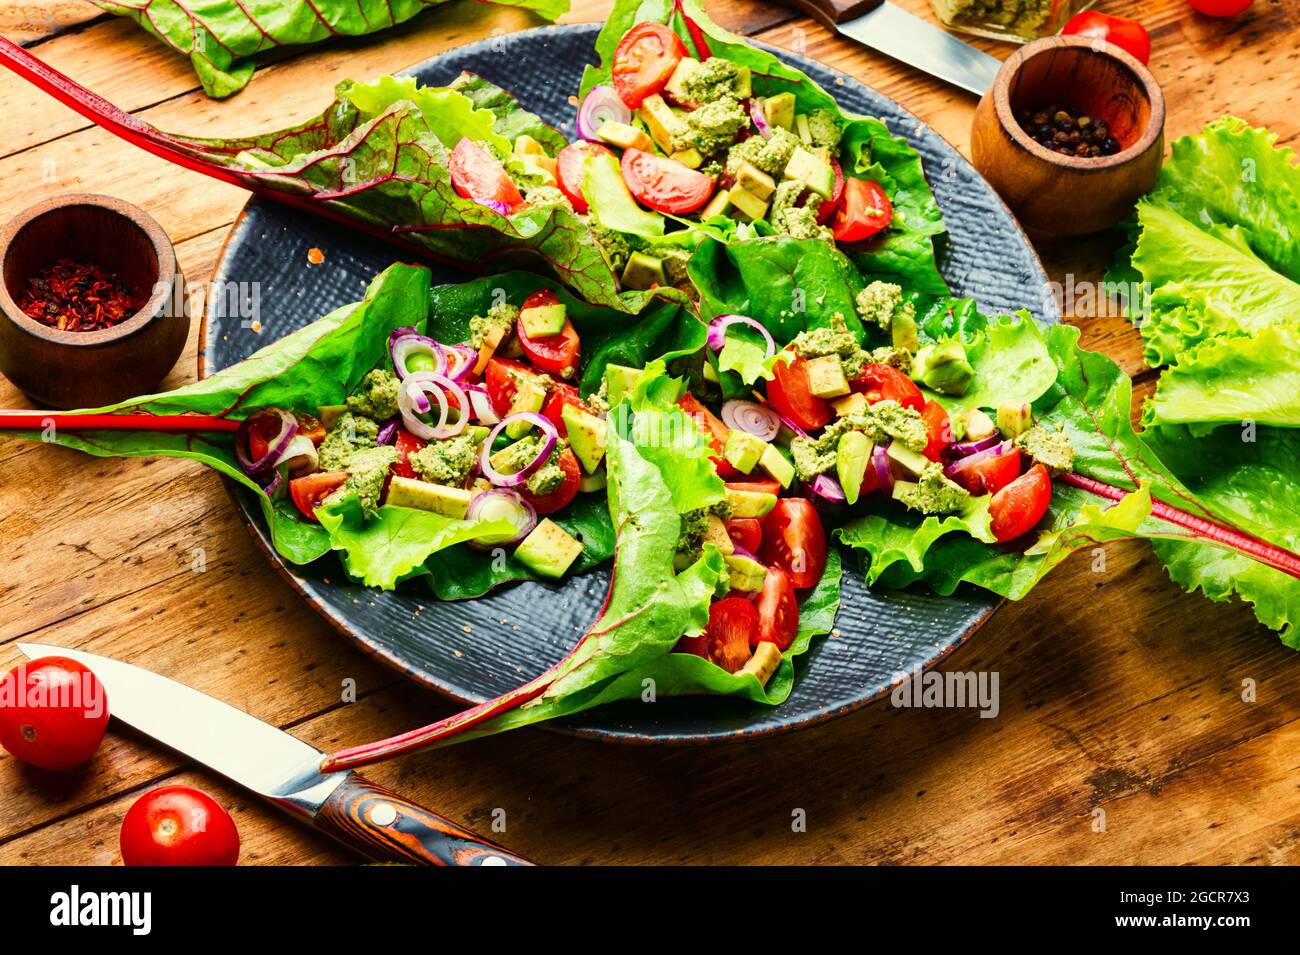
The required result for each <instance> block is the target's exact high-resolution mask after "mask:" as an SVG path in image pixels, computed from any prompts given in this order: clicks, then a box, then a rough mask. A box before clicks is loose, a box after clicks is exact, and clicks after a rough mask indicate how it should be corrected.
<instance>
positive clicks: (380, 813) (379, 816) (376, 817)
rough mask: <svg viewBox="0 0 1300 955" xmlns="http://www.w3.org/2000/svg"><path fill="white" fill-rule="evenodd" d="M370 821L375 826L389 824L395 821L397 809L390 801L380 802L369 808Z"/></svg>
mask: <svg viewBox="0 0 1300 955" xmlns="http://www.w3.org/2000/svg"><path fill="white" fill-rule="evenodd" d="M370 821H371V822H373V823H374V824H375V825H376V826H391V825H392V824H393V823H395V822H396V821H397V810H396V809H395V808H393V804H392V803H391V802H381V803H379V804H378V805H376V806H375V807H374V808H373V809H371V810H370Z"/></svg>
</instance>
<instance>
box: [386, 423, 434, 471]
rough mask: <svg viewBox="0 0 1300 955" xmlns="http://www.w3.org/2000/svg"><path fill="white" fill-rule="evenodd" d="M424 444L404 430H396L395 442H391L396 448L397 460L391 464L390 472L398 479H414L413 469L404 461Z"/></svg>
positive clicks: (424, 443)
mask: <svg viewBox="0 0 1300 955" xmlns="http://www.w3.org/2000/svg"><path fill="white" fill-rule="evenodd" d="M426 444H427V442H426V441H424V440H422V439H420V438H417V437H416V436H415V435H413V434H411V432H409V431H407V430H406V429H405V428H398V429H397V440H396V441H394V442H393V447H395V448H397V460H396V461H394V462H393V465H392V472H393V473H394V474H396V475H397V476H398V477H404V478H414V477H415V476H416V475H415V468H413V467H411V465H410V464H409V463H407V460H406V459H407V458H408V457H410V456H411V455H412V454H414V453H415V452H416V451H419V450H420V449H421V448H423V447H425V446H426Z"/></svg>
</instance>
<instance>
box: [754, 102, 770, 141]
mask: <svg viewBox="0 0 1300 955" xmlns="http://www.w3.org/2000/svg"><path fill="white" fill-rule="evenodd" d="M749 118H750V119H752V120H753V121H754V126H755V128H757V129H758V133H759V135H760V136H762V137H763V138H764V139H771V138H772V127H771V126H770V125H768V122H767V117H766V116H764V115H763V101H762V100H761V99H759V98H758V97H757V96H756V97H754V98H753V99H751V100H750V101H749Z"/></svg>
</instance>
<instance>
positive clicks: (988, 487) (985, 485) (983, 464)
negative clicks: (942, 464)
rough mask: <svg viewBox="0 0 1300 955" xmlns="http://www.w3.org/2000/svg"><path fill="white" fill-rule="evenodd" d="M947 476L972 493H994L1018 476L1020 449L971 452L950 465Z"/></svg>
mask: <svg viewBox="0 0 1300 955" xmlns="http://www.w3.org/2000/svg"><path fill="white" fill-rule="evenodd" d="M951 470H952V473H951V474H949V475H948V476H949V477H950V478H952V480H953V482H954V483H955V484H958V485H960V486H961V487H964V488H965V489H966V490H968V491H970V492H971V493H972V494H975V495H980V494H996V493H997V492H998V491H1000V490H1002V489H1003V488H1004V487H1006V486H1007V485H1008V484H1010V483H1011V482H1012V481H1014V480H1015V479H1016V478H1018V477H1020V451H1019V449H1017V448H1012V449H1011V450H1010V451H1007V452H1006V453H1005V454H972V455H971V456H970V457H968V458H962V459H961V460H960V461H957V462H956V463H954V464H953V465H952V469H951Z"/></svg>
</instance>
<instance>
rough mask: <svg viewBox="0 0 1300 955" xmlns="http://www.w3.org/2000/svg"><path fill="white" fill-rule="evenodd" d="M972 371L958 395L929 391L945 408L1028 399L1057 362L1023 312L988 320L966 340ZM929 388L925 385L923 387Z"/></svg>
mask: <svg viewBox="0 0 1300 955" xmlns="http://www.w3.org/2000/svg"><path fill="white" fill-rule="evenodd" d="M966 356H967V358H968V359H969V360H970V363H971V367H972V368H973V369H974V371H975V376H974V377H973V378H972V379H971V383H970V385H969V386H968V387H967V389H966V391H965V392H964V393H962V394H960V395H943V394H937V393H931V397H933V398H934V399H935V400H936V401H938V402H939V404H941V405H943V406H944V408H946V409H947V410H948V412H949V413H955V412H958V411H965V410H967V409H968V408H996V407H998V405H1003V404H1033V403H1034V402H1035V401H1037V400H1038V398H1039V397H1040V396H1041V395H1042V394H1043V392H1045V391H1047V389H1048V388H1050V387H1051V386H1052V383H1053V382H1055V381H1056V375H1057V369H1056V363H1055V362H1053V361H1052V356H1051V355H1050V354H1048V351H1047V344H1046V342H1045V341H1044V340H1043V336H1042V333H1041V332H1039V330H1038V326H1037V325H1035V324H1034V320H1033V319H1032V318H1030V317H1029V315H1028V314H1022V315H1019V316H1015V317H1011V316H1004V317H1003V318H1001V319H998V320H996V321H991V322H987V323H986V324H985V326H984V328H983V329H982V330H980V331H977V332H975V333H974V341H973V342H968V343H967V345H966ZM926 390H927V391H928V389H926Z"/></svg>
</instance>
